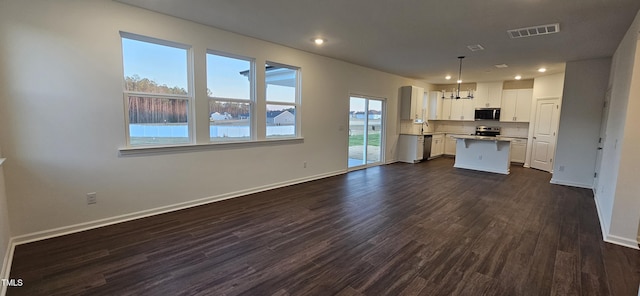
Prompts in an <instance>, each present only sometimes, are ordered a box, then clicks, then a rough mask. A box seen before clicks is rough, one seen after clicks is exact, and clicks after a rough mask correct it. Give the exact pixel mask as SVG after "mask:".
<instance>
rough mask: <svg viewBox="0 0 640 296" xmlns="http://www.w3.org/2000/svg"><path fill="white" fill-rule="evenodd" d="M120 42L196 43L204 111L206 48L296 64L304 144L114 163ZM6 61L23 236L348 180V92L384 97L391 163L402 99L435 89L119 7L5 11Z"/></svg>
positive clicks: (10, 172) (0, 49)
mask: <svg viewBox="0 0 640 296" xmlns="http://www.w3.org/2000/svg"><path fill="white" fill-rule="evenodd" d="M119 31H126V32H131V33H136V34H141V35H145V36H150V37H155V38H160V39H165V40H170V41H175V42H180V43H184V44H190V45H192V46H193V50H194V56H195V61H196V64H195V69H194V72H195V73H196V81H195V84H196V92H197V93H196V102H197V103H196V104H203V103H202V102H206V100H205V101H202V100H203V99H204V98H203V97H202V96H203V94H204V93H205V92H204V91H203V90H204V89H205V86H204V85H205V82H204V80H203V79H202V78H203V75H204V73H205V68H204V54H205V51H206V49H213V50H219V51H223V52H230V53H234V54H239V55H244V56H250V57H255V58H256V64H257V65H261V64H264V62H265V60H270V61H275V62H279V63H284V64H289V65H294V66H299V67H301V69H302V80H303V84H302V102H303V103H302V104H303V105H302V110H301V114H302V133H303V136H304V140H303V141H297V142H296V141H294V142H282V143H271V144H256V145H246V146H233V147H231V148H229V146H225V147H212V148H211V149H205V150H199V151H190V152H182V153H165V154H158V155H144V156H130V157H119V156H118V148H121V147H123V146H124V145H125V137H124V130H125V126H124V112H123V103H122V83H123V82H122V76H123V74H122V54H121V45H120V36H119ZM0 61H1V63H0V65H1V67H0V73H1V74H0V77H1V78H3V79H2V80H0V89H1V91H0V96H1V97H0V99H1V100H0V121H1V122H0V128H1V129H2V130H1V131H0V134H2V136H3V137H4V141H2V142H1V143H2V150H3V152H4V154H5V156H6V157H7V158H9V159H11V161H10V162H9V163H6V164H5V172H6V178H7V179H6V181H7V197H8V203H9V211H10V218H11V223H12V225H11V226H12V230H13V231H14V234H15V235H24V234H29V233H34V232H38V231H44V230H51V229H53V228H56V227H65V226H70V225H76V224H78V223H84V222H90V221H96V220H99V219H108V218H112V217H116V216H118V215H125V214H129V213H134V212H137V211H144V210H148V209H153V208H158V207H164V206H169V205H174V204H179V203H188V202H192V201H195V200H198V199H202V198H208V197H216V196H226V195H229V194H233V193H237V192H248V191H250V190H251V189H256V188H268V187H270V186H273V185H277V184H287V183H289V182H292V181H295V180H304V179H309V178H316V177H319V176H326V175H330V174H335V173H342V172H345V171H346V167H347V165H346V162H347V132H348V131H347V128H345V127H346V126H348V109H349V94H350V93H357V94H362V95H370V96H375V97H382V98H387V113H386V114H387V121H386V122H387V125H388V127H387V129H386V143H387V147H386V151H385V154H386V156H387V160H391V161H393V160H395V153H396V151H395V147H396V144H395V143H396V142H397V134H398V132H399V123H400V121H399V119H398V117H397V114H398V100H397V98H398V94H399V88H400V86H402V85H411V84H413V85H419V86H423V87H429V85H426V84H424V83H421V82H418V81H413V80H410V79H406V78H402V77H399V76H395V75H391V74H387V73H383V72H380V71H375V70H371V69H368V68H364V67H360V66H356V65H353V64H348V63H345V62H341V61H337V60H334V59H329V58H325V57H321V56H317V55H313V54H310V53H307V52H303V51H298V50H294V49H292V48H288V47H283V46H279V45H276V44H272V43H268V42H264V41H260V40H256V39H252V38H248V37H244V36H240V35H236V34H233V33H229V32H225V31H222V30H218V29H214V28H211V27H207V26H203V25H200V24H196V23H193V22H189V21H185V20H181V19H177V18H173V17H169V16H165V15H161V14H157V13H153V12H150V11H147V10H143V9H139V8H134V7H131V6H127V5H124V4H120V3H116V2H113V1H46V0H42V1H35V0H34V1H19V0H9V1H3V2H2V9H0ZM204 104H205V105H206V103H204ZM205 115H207V114H206V111H205ZM199 120H207V117H204V118H200V119H199ZM202 132H204V133H206V132H207V131H197V133H198V134H200V133H202ZM304 161H306V162H307V164H308V166H307V168H303V165H302V164H303V162H304ZM221 168H222V169H221ZM274 169H277V170H278V172H279V173H278V174H273V173H272V172H273V170H274ZM93 191H95V192H97V197H98V203H97V204H96V205H92V206H87V205H86V204H85V194H86V193H87V192H93Z"/></svg>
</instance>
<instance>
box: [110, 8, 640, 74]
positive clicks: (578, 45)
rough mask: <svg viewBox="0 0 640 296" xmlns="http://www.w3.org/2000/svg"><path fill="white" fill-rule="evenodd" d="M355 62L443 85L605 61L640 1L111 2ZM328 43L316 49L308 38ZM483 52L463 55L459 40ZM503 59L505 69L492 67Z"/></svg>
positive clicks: (468, 51) (627, 26) (550, 70)
mask: <svg viewBox="0 0 640 296" xmlns="http://www.w3.org/2000/svg"><path fill="white" fill-rule="evenodd" d="M118 1H120V2H123V3H127V4H131V5H134V6H138V7H142V8H146V9H149V10H153V11H157V12H160V13H164V14H168V15H172V16H176V17H179V18H183V19H187V20H192V21H195V22H198V23H202V24H206V25H210V26H212V27H216V28H220V29H224V30H228V31H231V32H235V33H238V34H242V35H246V36H251V37H255V38H258V39H262V40H267V41H271V42H274V43H278V44H282V45H286V46H289V47H293V48H297V49H301V50H304V51H309V52H313V53H316V54H320V55H324V56H328V57H333V58H336V59H340V60H344V61H348V62H351V63H354V64H359V65H363V66H367V67H370V68H374V69H379V70H382V71H385V72H389V73H395V74H398V75H402V76H405V77H412V78H417V79H424V80H426V81H428V82H431V83H451V81H447V80H445V79H444V76H445V75H446V74H452V75H453V76H454V79H452V81H453V80H455V78H456V77H457V71H458V59H457V57H458V56H460V55H464V56H466V57H467V58H466V59H465V60H464V64H463V71H462V75H463V80H465V81H496V80H512V79H513V77H514V76H515V75H516V74H520V75H522V77H523V79H527V78H532V77H535V76H539V75H541V74H540V73H537V72H536V69H537V68H539V67H541V66H544V67H547V68H548V69H549V71H548V72H547V74H548V73H554V72H561V71H563V70H564V63H565V62H567V61H574V60H581V59H589V58H598V57H607V56H611V55H612V54H613V52H614V51H615V49H616V47H617V45H618V43H619V42H620V41H621V40H622V37H623V35H624V34H625V33H626V31H627V29H628V28H629V26H630V25H631V22H632V21H633V18H634V17H635V15H636V13H637V12H638V10H639V9H640V1H639V0H485V1H478V0H444V1H436V0H430V1H429V0H348V1H345V0H271V1H255V0H251V1H250V0H180V1H179V0H118ZM551 23H560V33H558V34H551V35H544V36H536V37H529V38H519V39H510V38H509V36H508V34H507V30H509V29H516V28H522V27H530V26H536V25H543V24H551ZM318 36H319V37H322V38H325V39H327V42H326V43H325V44H324V45H322V46H316V45H314V44H313V42H312V40H311V39H312V38H314V37H318ZM474 44H481V45H482V46H483V47H484V48H485V50H484V51H476V52H471V51H470V50H469V49H467V45H474ZM503 63H505V64H508V65H509V67H508V68H506V69H498V68H495V67H494V65H496V64H503Z"/></svg>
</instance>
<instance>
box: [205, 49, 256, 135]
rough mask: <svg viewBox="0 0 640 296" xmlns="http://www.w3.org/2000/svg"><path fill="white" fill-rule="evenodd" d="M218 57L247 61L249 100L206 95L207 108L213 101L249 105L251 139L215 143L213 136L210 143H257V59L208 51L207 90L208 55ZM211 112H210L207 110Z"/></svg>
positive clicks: (206, 65) (206, 64) (206, 68)
mask: <svg viewBox="0 0 640 296" xmlns="http://www.w3.org/2000/svg"><path fill="white" fill-rule="evenodd" d="M209 54H211V55H216V56H221V57H225V58H231V59H237V60H242V61H247V62H249V76H248V78H249V99H248V100H245V99H237V98H224V97H215V96H214V97H212V96H209V94H207V95H206V97H207V106H209V104H211V101H216V102H229V103H243V104H246V103H249V118H250V121H249V138H248V139H247V138H237V139H234V138H229V139H227V140H226V141H214V140H212V139H211V136H210V135H209V141H208V142H209V143H210V144H224V143H242V142H252V141H255V140H256V138H257V135H256V134H257V133H256V107H257V106H256V105H257V104H256V59H255V58H251V57H246V56H241V55H237V54H231V53H227V52H223V51H218V50H213V49H207V51H206V53H205V81H206V82H207V89H209V85H208V79H209V73H208V71H207V70H208V68H209V65H208V63H207V55H209ZM207 111H209V110H207ZM207 115H208V116H211V115H210V114H209V112H207ZM208 130H209V133H211V123H209V127H208Z"/></svg>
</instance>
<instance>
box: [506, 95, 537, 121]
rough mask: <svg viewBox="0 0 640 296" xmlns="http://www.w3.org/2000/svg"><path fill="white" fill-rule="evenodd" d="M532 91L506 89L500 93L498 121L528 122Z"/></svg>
mask: <svg viewBox="0 0 640 296" xmlns="http://www.w3.org/2000/svg"><path fill="white" fill-rule="evenodd" d="M532 99H533V89H507V90H503V91H502V104H501V107H500V121H502V122H529V117H530V113H531V100H532Z"/></svg>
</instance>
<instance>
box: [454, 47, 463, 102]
mask: <svg viewBox="0 0 640 296" xmlns="http://www.w3.org/2000/svg"><path fill="white" fill-rule="evenodd" d="M458 59H459V60H460V69H458V81H457V82H458V90H457V92H456V99H459V98H460V84H461V83H462V59H464V56H459V57H458Z"/></svg>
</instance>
